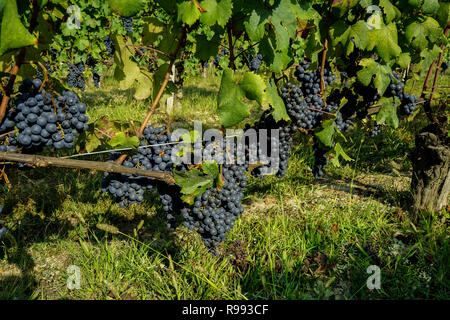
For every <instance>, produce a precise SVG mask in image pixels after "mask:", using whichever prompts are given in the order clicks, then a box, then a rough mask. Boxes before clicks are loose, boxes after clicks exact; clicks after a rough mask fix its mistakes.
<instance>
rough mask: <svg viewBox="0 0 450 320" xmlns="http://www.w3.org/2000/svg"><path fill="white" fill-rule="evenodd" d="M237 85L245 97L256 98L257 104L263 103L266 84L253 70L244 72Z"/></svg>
mask: <svg viewBox="0 0 450 320" xmlns="http://www.w3.org/2000/svg"><path fill="white" fill-rule="evenodd" d="M239 86H240V87H241V89H242V91H243V92H244V94H245V96H246V97H247V99H250V100H256V101H257V102H258V103H259V105H262V104H263V98H264V90H265V89H266V85H265V84H264V80H263V79H262V78H261V76H259V75H257V74H254V73H253V72H246V73H245V74H244V78H243V79H242V80H241V81H240V82H239Z"/></svg>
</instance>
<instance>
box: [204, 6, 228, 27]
mask: <svg viewBox="0 0 450 320" xmlns="http://www.w3.org/2000/svg"><path fill="white" fill-rule="evenodd" d="M201 6H202V8H203V9H205V10H206V12H202V13H201V16H200V22H201V23H204V24H206V25H208V26H213V25H214V24H216V23H217V24H218V25H219V26H222V27H223V26H225V24H226V23H227V21H228V19H230V17H231V9H232V8H233V3H232V2H231V0H221V1H216V0H204V1H202V2H201Z"/></svg>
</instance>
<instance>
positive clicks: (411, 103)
mask: <svg viewBox="0 0 450 320" xmlns="http://www.w3.org/2000/svg"><path fill="white" fill-rule="evenodd" d="M416 104H417V98H416V97H415V96H413V95H411V96H410V95H408V94H405V95H404V97H403V100H402V103H401V105H400V114H401V115H404V116H410V115H412V114H413V113H414V110H415V109H416Z"/></svg>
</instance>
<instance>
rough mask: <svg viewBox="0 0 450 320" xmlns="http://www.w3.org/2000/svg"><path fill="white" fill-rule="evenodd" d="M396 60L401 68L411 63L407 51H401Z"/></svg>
mask: <svg viewBox="0 0 450 320" xmlns="http://www.w3.org/2000/svg"><path fill="white" fill-rule="evenodd" d="M396 62H397V64H398V65H399V66H400V67H401V68H403V69H406V68H408V66H409V64H410V63H411V56H410V55H409V53H408V52H403V53H401V54H400V55H399V56H398V58H397V61H396Z"/></svg>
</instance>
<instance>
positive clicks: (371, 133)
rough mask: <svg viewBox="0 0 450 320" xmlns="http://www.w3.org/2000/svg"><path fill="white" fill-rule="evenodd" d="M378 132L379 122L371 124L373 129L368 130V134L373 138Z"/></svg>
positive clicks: (379, 131) (379, 130) (379, 129)
mask: <svg viewBox="0 0 450 320" xmlns="http://www.w3.org/2000/svg"><path fill="white" fill-rule="evenodd" d="M380 133H381V124H375V125H374V126H373V130H372V131H370V133H369V135H370V137H371V138H375V137H376V136H377V135H379V134H380Z"/></svg>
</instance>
